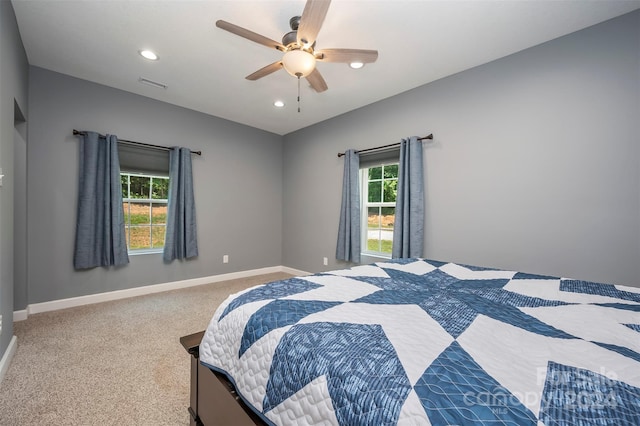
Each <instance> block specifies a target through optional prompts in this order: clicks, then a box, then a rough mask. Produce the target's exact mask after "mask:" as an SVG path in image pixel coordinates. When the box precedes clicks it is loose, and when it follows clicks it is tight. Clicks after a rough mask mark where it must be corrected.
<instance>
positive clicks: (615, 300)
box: [200, 259, 640, 426]
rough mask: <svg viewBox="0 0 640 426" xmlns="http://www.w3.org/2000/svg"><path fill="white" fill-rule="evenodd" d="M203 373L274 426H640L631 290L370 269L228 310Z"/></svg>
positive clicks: (456, 271) (416, 264) (415, 264)
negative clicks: (220, 380) (210, 372)
mask: <svg viewBox="0 0 640 426" xmlns="http://www.w3.org/2000/svg"><path fill="white" fill-rule="evenodd" d="M200 362H202V363H203V364H204V365H206V366H208V367H209V368H211V369H214V370H217V371H220V372H222V373H224V374H226V375H227V376H228V377H229V379H230V380H231V381H232V382H233V383H234V385H235V386H236V389H237V391H238V393H239V395H240V396H241V397H242V399H243V400H244V401H245V402H246V403H247V404H248V405H250V406H251V407H252V408H253V409H254V410H255V411H256V412H257V413H258V414H259V415H260V416H261V417H262V418H264V419H265V421H266V422H267V423H271V424H275V425H296V424H297V425H344V426H346V425H349V426H354V425H429V424H432V425H468V424H469V425H470V424H474V425H475V424H491V425H558V426H560V425H563V426H564V425H567V426H568V425H616V426H621V425H629V426H631V425H639V424H640V288H635V287H623V286H613V285H606V284H598V283H592V282H586V281H580V280H573V279H566V278H557V277H550V276H540V275H532V274H526V273H519V272H514V271H504V270H496V269H489V268H480V267H473V266H468V265H460V264H456V263H450V262H437V261H432V260H425V259H401V260H393V261H388V262H378V263H375V264H372V265H366V266H357V267H354V268H351V269H346V270H339V271H331V272H326V273H320V274H315V275H310V276H304V277H297V278H291V279H287V280H283V281H277V282H273V283H269V284H265V285H261V286H258V287H254V288H251V289H248V290H246V291H243V292H241V293H238V294H236V295H233V296H231V297H229V298H228V299H227V300H226V301H225V302H223V303H222V304H221V305H220V307H219V308H218V309H217V311H216V312H215V314H214V316H213V318H212V320H211V322H210V324H209V326H208V328H207V330H206V332H205V335H204V338H203V340H202V343H201V344H200Z"/></svg>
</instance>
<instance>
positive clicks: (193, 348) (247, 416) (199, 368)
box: [180, 331, 266, 426]
mask: <svg viewBox="0 0 640 426" xmlns="http://www.w3.org/2000/svg"><path fill="white" fill-rule="evenodd" d="M203 335H204V331H200V332H198V333H194V334H189V335H188V336H182V337H181V338H180V343H181V344H182V346H183V347H184V348H185V349H186V350H187V352H189V354H191V390H190V398H189V405H190V406H189V409H188V410H189V417H190V421H189V424H190V425H191V426H196V425H197V426H200V425H205V426H216V425H225V426H226V425H234V426H235V425H238V426H243V425H248V426H252V425H266V423H265V422H264V421H263V420H262V419H261V418H260V417H259V416H258V415H257V414H256V413H254V412H253V410H251V408H249V407H248V406H247V405H246V404H245V403H244V402H243V401H242V399H241V398H240V397H239V396H238V394H237V393H236V391H235V388H234V387H233V384H232V383H231V382H229V380H227V378H226V377H225V376H224V375H223V374H220V373H217V372H214V371H212V370H211V369H209V368H207V367H205V366H203V365H201V364H200V353H199V346H200V342H201V341H202V336H203Z"/></svg>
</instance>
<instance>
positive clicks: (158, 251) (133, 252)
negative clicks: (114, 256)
mask: <svg viewBox="0 0 640 426" xmlns="http://www.w3.org/2000/svg"><path fill="white" fill-rule="evenodd" d="M163 251H164V250H163V249H149V250H131V251H129V256H139V255H143V254H162V252H163Z"/></svg>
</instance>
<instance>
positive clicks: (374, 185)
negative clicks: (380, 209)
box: [368, 181, 382, 203]
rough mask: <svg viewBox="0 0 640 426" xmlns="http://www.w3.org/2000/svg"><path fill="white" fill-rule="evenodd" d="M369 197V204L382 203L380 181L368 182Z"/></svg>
mask: <svg viewBox="0 0 640 426" xmlns="http://www.w3.org/2000/svg"><path fill="white" fill-rule="evenodd" d="M368 192H369V196H368V200H369V202H370V203H379V202H380V201H382V181H378V182H369V191H368Z"/></svg>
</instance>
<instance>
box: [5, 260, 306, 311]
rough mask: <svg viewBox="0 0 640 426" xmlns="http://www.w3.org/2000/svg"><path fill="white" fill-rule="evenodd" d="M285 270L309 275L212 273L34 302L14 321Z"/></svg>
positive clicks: (253, 271)
mask: <svg viewBox="0 0 640 426" xmlns="http://www.w3.org/2000/svg"><path fill="white" fill-rule="evenodd" d="M276 272H284V273H287V274H292V275H308V274H309V273H308V272H305V271H300V270H297V269H293V268H289V267H286V266H271V267H268V268H260V269H251V270H248V271H240V272H231V273H228V274H220V275H212V276H209V277H202V278H193V279H189V280H182V281H174V282H169V283H162V284H153V285H147V286H143V287H135V288H128V289H125V290H116V291H110V292H107V293H98V294H90V295H87V296H79V297H71V298H69V299H60V300H52V301H50V302H42V303H33V304H30V305H29V306H27V309H24V310H21V311H14V312H13V321H14V322H16V321H24V320H26V319H27V318H28V317H29V315H31V314H38V313H41V312H50V311H57V310H59V309H67V308H74V307H76V306H83V305H91V304H94V303H101V302H109V301H112V300H119V299H127V298H129V297H136V296H144V295H146V294H153V293H160V292H163V291H169V290H178V289H181V288H187V287H195V286H198V285H204V284H211V283H215V282H220V281H227V280H235V279H238V278H248V277H253V276H255V275H264V274H273V273H276Z"/></svg>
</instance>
